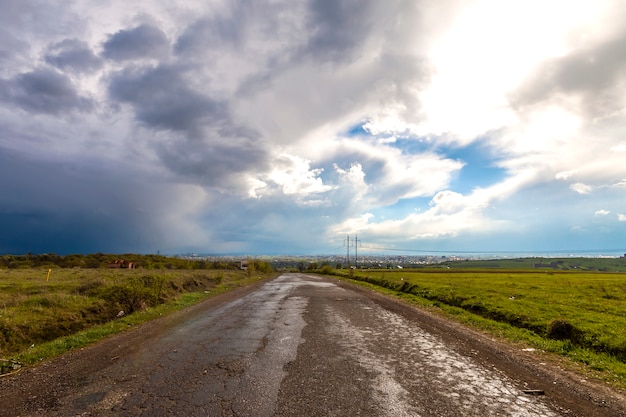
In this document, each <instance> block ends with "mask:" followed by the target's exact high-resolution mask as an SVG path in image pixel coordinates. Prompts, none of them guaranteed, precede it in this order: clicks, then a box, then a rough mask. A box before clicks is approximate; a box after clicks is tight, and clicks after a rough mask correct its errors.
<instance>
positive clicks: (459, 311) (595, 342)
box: [326, 269, 626, 389]
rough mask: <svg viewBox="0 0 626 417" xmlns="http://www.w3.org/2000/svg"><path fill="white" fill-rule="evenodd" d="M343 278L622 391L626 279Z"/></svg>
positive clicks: (507, 274) (382, 274)
mask: <svg viewBox="0 0 626 417" xmlns="http://www.w3.org/2000/svg"><path fill="white" fill-rule="evenodd" d="M326 272H328V271H326ZM336 273H338V272H336ZM344 277H350V278H353V279H355V280H357V281H359V282H361V283H367V284H369V285H370V286H371V287H372V288H377V289H378V290H381V289H382V290H384V291H386V292H389V293H392V294H395V295H399V296H400V297H402V298H404V299H406V300H407V301H409V302H411V303H415V304H418V305H421V306H423V307H426V308H430V309H435V310H438V311H441V312H443V313H444V314H445V315H447V316H449V317H453V318H455V319H456V320H458V321H460V322H463V323H465V324H469V325H472V326H474V327H477V328H480V329H482V330H485V331H488V332H490V333H492V334H494V335H496V336H498V337H502V338H505V339H508V340H509V341H512V342H515V343H524V344H527V345H530V346H532V347H535V348H537V349H540V350H542V351H546V352H552V353H556V354H559V355H562V356H564V357H567V358H569V359H571V360H572V361H574V362H576V363H578V364H582V365H584V367H585V369H586V370H588V371H589V372H593V373H594V374H595V375H596V376H599V377H600V378H602V379H604V380H606V381H609V382H611V383H613V384H615V385H616V386H619V387H620V388H622V389H626V274H623V273H600V272H573V271H528V270H524V271H521V270H502V269H494V270H471V269H468V270H453V269H451V270H442V269H430V270H429V269H420V270H412V271H410V270H403V271H398V270H393V271H390V270H384V271H383V270H379V271H375V270H367V271H356V272H355V271H352V273H351V274H348V273H346V274H344ZM559 325H560V327H559Z"/></svg>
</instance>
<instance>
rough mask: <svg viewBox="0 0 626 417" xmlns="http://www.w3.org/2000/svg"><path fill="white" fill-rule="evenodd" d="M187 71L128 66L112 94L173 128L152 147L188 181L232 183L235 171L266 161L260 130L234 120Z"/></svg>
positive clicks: (161, 126)
mask: <svg viewBox="0 0 626 417" xmlns="http://www.w3.org/2000/svg"><path fill="white" fill-rule="evenodd" d="M182 73H183V70H182V69H181V68H179V67H171V66H159V67H156V68H147V69H146V68H143V69H127V70H124V71H122V72H120V73H118V74H116V75H115V76H114V77H113V78H112V79H111V81H110V84H109V95H110V96H111V98H113V99H114V100H116V101H118V102H121V103H127V104H130V105H131V106H132V108H133V111H134V113H135V117H136V118H137V120H138V121H139V122H140V124H141V125H142V126H143V127H146V128H148V129H153V130H164V131H170V132H171V133H172V134H171V135H170V136H168V137H164V138H162V140H159V141H154V142H151V143H150V146H152V147H153V148H154V149H155V150H156V152H157V154H158V155H159V157H160V158H161V161H162V162H163V163H164V164H165V166H167V167H168V168H169V169H170V170H171V171H172V172H174V173H175V174H176V175H178V176H181V177H183V178H184V181H185V182H193V183H196V184H200V185H203V186H211V187H218V188H221V187H224V188H227V187H229V186H232V185H233V184H232V182H231V180H230V179H229V178H231V177H232V176H233V175H237V174H238V173H241V172H243V171H245V170H250V169H253V168H254V167H261V166H265V164H266V160H267V154H266V151H265V150H264V149H263V147H262V146H261V144H260V141H259V135H258V133H256V132H255V131H254V130H252V129H249V128H247V127H245V126H242V125H238V124H236V123H234V122H233V121H232V120H231V117H230V113H229V111H228V104H227V103H226V102H223V101H220V100H215V99H213V98H211V97H208V96H206V95H203V94H200V93H198V92H196V91H193V90H192V89H191V87H190V86H189V85H188V83H187V81H186V80H185V78H184V77H183V74H182Z"/></svg>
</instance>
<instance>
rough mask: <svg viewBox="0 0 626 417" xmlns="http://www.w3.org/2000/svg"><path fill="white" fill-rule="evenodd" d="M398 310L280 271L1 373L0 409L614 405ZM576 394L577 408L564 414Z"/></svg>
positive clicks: (444, 410)
mask: <svg viewBox="0 0 626 417" xmlns="http://www.w3.org/2000/svg"><path fill="white" fill-rule="evenodd" d="M410 310H411V309H410V308H408V307H406V306H402V305H401V304H399V303H397V302H395V301H390V300H388V299H385V298H384V297H378V296H372V295H371V294H369V293H368V292H366V291H363V290H354V289H352V288H350V287H349V286H346V285H343V284H342V285H339V284H338V283H337V281H333V280H327V279H323V278H319V277H315V276H310V275H304V274H285V275H282V276H280V277H278V278H276V279H274V280H272V281H269V282H266V283H264V284H263V285H261V286H259V287H258V288H256V289H255V290H254V291H252V292H249V293H248V294H246V295H244V296H242V297H239V298H236V299H232V300H227V301H225V302H222V303H216V304H214V305H211V306H210V307H206V308H204V309H201V310H198V311H196V312H194V313H193V314H188V315H186V316H182V317H179V318H177V319H172V320H169V321H168V320H164V321H163V322H162V323H161V324H159V325H158V326H157V325H152V327H148V328H147V329H150V330H149V331H148V330H146V329H144V330H143V333H144V334H143V335H142V333H141V332H140V333H138V334H134V335H131V336H130V337H131V339H132V340H134V342H133V343H131V344H132V346H130V345H129V342H124V339H123V336H120V338H118V339H114V340H112V341H108V342H107V343H108V346H109V347H108V348H107V351H106V352H104V353H102V352H100V353H99V356H93V355H95V353H90V352H89V349H87V350H86V352H84V353H83V352H78V353H75V354H74V356H70V357H68V358H65V359H62V360H60V362H55V361H52V362H51V363H50V364H47V365H46V366H47V368H46V366H44V367H42V369H41V370H38V371H32V372H31V373H30V374H29V375H25V376H23V380H22V381H21V382H20V379H19V378H18V379H12V380H10V381H9V380H7V381H0V406H2V408H0V415H7V416H8V415H11V416H16V415H21V416H27V415H31V416H43V415H45V416H51V415H52V416H75V415H80V416H166V415H168V416H169V415H174V416H255V417H262V416H299V417H301V416H424V417H425V416H520V417H521V416H560V415H598V416H601V415H611V413H612V412H613V411H610V410H608V411H607V410H606V409H603V408H602V407H603V406H606V404H605V403H604V400H602V399H598V398H592V399H585V398H582V399H578V400H577V399H576V398H573V399H568V398H565V397H566V395H565V394H563V391H561V392H559V391H551V389H553V387H552V385H553V384H556V382H554V381H553V380H542V379H541V378H539V377H537V378H533V377H532V375H533V370H532V369H527V368H524V369H522V370H520V369H518V368H519V366H517V368H516V366H513V365H511V364H510V363H509V362H512V361H511V359H510V357H508V356H506V357H499V356H502V355H504V353H503V351H500V350H498V348H494V347H493V346H489V347H488V348H485V349H483V347H482V345H481V344H480V343H478V342H475V341H468V339H467V338H468V336H467V333H463V332H460V333H458V332H457V330H455V327H454V325H450V326H448V325H445V326H443V327H441V326H438V325H433V324H432V323H430V324H427V323H420V321H419V317H417V316H415V317H414V316H413V315H412V313H410ZM118 342H119V343H118ZM114 343H118V344H117V345H113V344H114ZM101 350H102V348H101ZM90 354H91V355H92V356H91V357H90V356H89V355H90ZM83 363H84V364H83ZM81 364H82V365H81ZM538 366H539V365H538ZM59 367H63V371H62V372H61V371H59V369H58V368H59ZM46 369H47V371H46ZM57 371H58V372H57ZM37 372H39V375H40V376H39V377H37ZM516 372H522V374H518V375H515V373H516ZM527 374H528V375H527ZM43 375H46V376H45V377H44V376H43ZM28 381H30V382H28ZM37 381H38V382H37ZM529 384H532V385H529ZM3 390H4V391H3ZM533 390H537V391H533ZM525 391H526V392H525ZM564 391H568V390H567V389H566V390H564ZM2 392H4V395H2ZM536 393H542V394H544V395H532V394H536ZM11 396H13V399H14V400H17V399H18V398H17V397H19V401H12V400H11ZM574 397H575V395H574ZM613 400H614V399H613ZM568 401H569V402H568ZM577 401H578V402H580V403H582V404H583V405H584V406H583V407H582V408H576V407H574V408H568V407H570V406H572V405H574V406H575V405H576V402H577ZM594 402H595V403H594ZM587 403H588V404H587ZM11 404H14V405H13V406H11ZM585 404H586V405H585ZM579 405H580V404H579ZM10 407H13V408H10ZM585 407H587V408H585ZM590 407H591V408H590ZM593 407H597V413H596V412H595V411H593V410H596V408H593ZM581 410H583V411H581ZM589 410H592V412H593V414H586V413H588V412H589ZM613 410H618V408H616V409H613ZM619 410H622V409H619ZM617 412H618V413H619V412H620V411H617ZM614 415H619V414H614Z"/></svg>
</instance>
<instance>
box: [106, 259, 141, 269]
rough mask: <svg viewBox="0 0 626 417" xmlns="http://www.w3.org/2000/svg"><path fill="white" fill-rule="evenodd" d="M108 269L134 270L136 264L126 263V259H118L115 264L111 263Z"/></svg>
mask: <svg viewBox="0 0 626 417" xmlns="http://www.w3.org/2000/svg"><path fill="white" fill-rule="evenodd" d="M107 268H118V269H134V268H135V264H134V263H133V262H130V261H126V260H124V259H117V260H115V261H113V262H109V263H108V264H107Z"/></svg>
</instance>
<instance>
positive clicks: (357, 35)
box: [306, 0, 376, 61]
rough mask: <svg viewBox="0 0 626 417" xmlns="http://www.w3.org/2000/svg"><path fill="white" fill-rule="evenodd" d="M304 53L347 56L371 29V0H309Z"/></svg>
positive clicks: (337, 58)
mask: <svg viewBox="0 0 626 417" xmlns="http://www.w3.org/2000/svg"><path fill="white" fill-rule="evenodd" d="M309 4H310V6H309V7H310V20H309V22H308V23H309V31H310V33H311V34H312V35H311V38H310V39H309V42H308V45H307V48H306V53H307V54H311V55H312V56H313V57H315V58H321V59H329V60H333V61H335V60H339V61H344V60H349V59H351V58H353V54H354V53H355V52H358V50H359V49H360V46H361V45H362V42H363V41H364V40H365V39H366V38H367V33H368V32H369V31H370V30H371V27H372V24H373V19H374V18H375V16H372V13H371V12H372V9H373V6H374V5H375V4H376V2H375V1H374V0H367V1H361V0H346V1H335V0H311V2H310V3H309Z"/></svg>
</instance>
